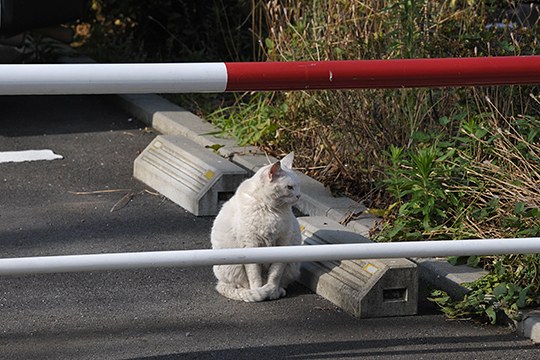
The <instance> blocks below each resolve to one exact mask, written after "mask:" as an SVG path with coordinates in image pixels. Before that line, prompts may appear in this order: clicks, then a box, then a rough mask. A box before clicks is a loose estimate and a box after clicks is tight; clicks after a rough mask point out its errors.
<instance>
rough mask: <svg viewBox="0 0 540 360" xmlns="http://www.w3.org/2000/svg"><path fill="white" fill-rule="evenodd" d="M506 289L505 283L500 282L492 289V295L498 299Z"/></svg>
mask: <svg viewBox="0 0 540 360" xmlns="http://www.w3.org/2000/svg"><path fill="white" fill-rule="evenodd" d="M506 291H507V288H506V283H504V282H503V283H500V284H499V285H497V286H495V288H494V289H493V296H495V298H496V299H500V298H501V297H502V296H503V295H505V294H506Z"/></svg>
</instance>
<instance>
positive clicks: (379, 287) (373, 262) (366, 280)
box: [298, 216, 418, 318]
mask: <svg viewBox="0 0 540 360" xmlns="http://www.w3.org/2000/svg"><path fill="white" fill-rule="evenodd" d="M298 220H299V222H300V228H301V229H302V238H303V243H304V245H318V244H340V243H341V244H344V243H369V242H371V240H369V239H368V238H366V237H363V236H362V235H359V234H358V233H356V232H354V231H352V230H350V229H347V228H346V227H345V226H343V225H341V224H339V223H337V222H335V221H333V220H331V219H329V218H327V217H320V216H314V217H301V218H299V219H298ZM300 282H301V283H303V284H304V285H305V286H307V287H308V288H310V289H311V290H312V291H314V292H316V293H317V294H319V295H321V296H323V297H324V298H326V299H328V300H330V301H331V302H332V303H334V304H336V305H337V306H339V307H340V308H341V309H343V310H344V311H346V312H348V313H349V314H351V315H353V316H356V317H359V318H369V317H383V316H402V315H415V314H416V312H417V304H418V274H417V267H416V264H415V263H413V262H412V261H409V260H407V259H363V260H343V261H324V262H306V263H302V265H301V277H300Z"/></svg>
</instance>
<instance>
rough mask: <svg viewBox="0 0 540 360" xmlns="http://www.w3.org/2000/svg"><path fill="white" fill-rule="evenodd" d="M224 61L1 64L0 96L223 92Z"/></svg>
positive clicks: (224, 78)
mask: <svg viewBox="0 0 540 360" xmlns="http://www.w3.org/2000/svg"><path fill="white" fill-rule="evenodd" d="M226 87H227V69H226V67H225V63H181V64H173V63H162V64H22V65H21V64H15V65H0V95H56V94H134V93H156V92H157V93H171V92H174V93H182V92H224V91H225V88H226Z"/></svg>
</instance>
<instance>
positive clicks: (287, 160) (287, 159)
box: [280, 151, 294, 170]
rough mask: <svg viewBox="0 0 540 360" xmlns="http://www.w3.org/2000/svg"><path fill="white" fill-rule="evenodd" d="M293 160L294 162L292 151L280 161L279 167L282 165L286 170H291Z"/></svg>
mask: <svg viewBox="0 0 540 360" xmlns="http://www.w3.org/2000/svg"><path fill="white" fill-rule="evenodd" d="M293 160H294V151H291V152H290V153H288V154H287V156H285V157H284V158H283V159H281V161H280V162H281V165H283V166H284V167H286V168H287V169H291V170H292V163H293Z"/></svg>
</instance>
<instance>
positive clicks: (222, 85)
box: [0, 56, 540, 95]
mask: <svg viewBox="0 0 540 360" xmlns="http://www.w3.org/2000/svg"><path fill="white" fill-rule="evenodd" d="M522 84H540V56H512V57H479V58H446V59H405V60H351V61H307V62H251V63H180V64H171V63H161V64H24V65H20V64H16V65H0V95H49V94H51V95H52V94H128V93H197V92H216V93H219V92H227V91H231V92H232V91H267V90H320V89H367V88H402V87H448V86H485V85H522Z"/></svg>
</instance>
